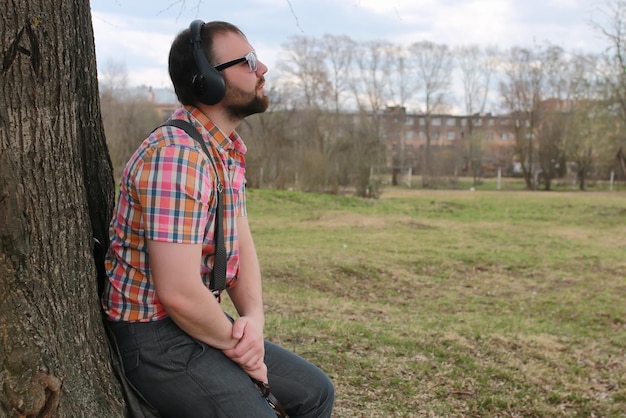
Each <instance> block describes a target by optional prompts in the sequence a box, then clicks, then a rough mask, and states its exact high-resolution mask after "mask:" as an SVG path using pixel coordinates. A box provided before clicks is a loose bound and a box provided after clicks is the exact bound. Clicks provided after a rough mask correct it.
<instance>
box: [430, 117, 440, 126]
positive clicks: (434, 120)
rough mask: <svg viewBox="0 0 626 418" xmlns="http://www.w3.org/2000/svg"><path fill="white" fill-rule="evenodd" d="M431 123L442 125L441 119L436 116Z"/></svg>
mask: <svg viewBox="0 0 626 418" xmlns="http://www.w3.org/2000/svg"><path fill="white" fill-rule="evenodd" d="M431 125H433V126H441V119H439V118H435V119H433V120H432V121H431Z"/></svg>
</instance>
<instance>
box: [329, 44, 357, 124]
mask: <svg viewBox="0 0 626 418" xmlns="http://www.w3.org/2000/svg"><path fill="white" fill-rule="evenodd" d="M320 46H321V48H322V50H323V51H324V62H325V63H326V65H327V69H328V70H327V71H328V78H329V81H330V85H331V90H332V105H331V106H332V109H333V110H334V111H335V113H339V111H340V110H342V109H344V108H345V106H344V103H345V101H346V100H347V97H346V96H347V93H348V92H349V84H350V76H351V71H352V67H353V61H354V54H355V52H356V42H355V41H353V40H352V39H350V37H348V36H346V35H339V36H338V35H324V37H323V38H322V40H321V44H320Z"/></svg>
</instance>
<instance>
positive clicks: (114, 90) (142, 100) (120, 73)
mask: <svg viewBox="0 0 626 418" xmlns="http://www.w3.org/2000/svg"><path fill="white" fill-rule="evenodd" d="M101 79H102V81H101V82H100V104H101V109H102V112H101V113H102V121H103V124H104V132H105V135H106V140H107V145H108V148H109V152H110V155H111V160H112V163H113V169H114V172H115V173H116V175H117V176H118V177H119V176H120V175H121V171H122V169H123V167H124V165H125V164H126V162H127V161H128V159H129V158H130V156H131V154H132V153H133V152H134V151H135V149H136V148H137V146H138V145H139V144H140V143H141V141H143V140H144V139H145V138H146V136H147V135H148V134H149V133H150V132H151V131H152V130H153V129H154V128H155V127H156V126H158V124H159V123H162V122H164V117H163V116H162V115H161V114H160V113H159V111H158V109H157V107H156V103H155V102H154V99H153V97H152V88H150V87H146V86H143V87H138V88H130V86H129V85H128V75H127V72H126V68H125V66H124V64H123V63H120V62H115V61H109V62H108V64H107V65H106V66H105V70H104V71H103V72H102V73H101Z"/></svg>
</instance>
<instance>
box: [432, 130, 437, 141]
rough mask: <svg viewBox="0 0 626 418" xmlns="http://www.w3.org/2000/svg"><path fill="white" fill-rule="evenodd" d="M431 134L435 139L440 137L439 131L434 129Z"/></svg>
mask: <svg viewBox="0 0 626 418" xmlns="http://www.w3.org/2000/svg"><path fill="white" fill-rule="evenodd" d="M431 136H432V138H433V139H439V131H434V132H433V133H432V135H431Z"/></svg>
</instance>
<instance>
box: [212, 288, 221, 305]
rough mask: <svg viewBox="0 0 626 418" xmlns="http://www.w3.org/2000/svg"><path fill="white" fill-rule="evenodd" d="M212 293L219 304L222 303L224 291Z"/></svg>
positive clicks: (213, 291)
mask: <svg viewBox="0 0 626 418" xmlns="http://www.w3.org/2000/svg"><path fill="white" fill-rule="evenodd" d="M211 293H213V296H215V299H217V302H218V303H219V302H221V301H222V291H221V290H217V289H216V290H211Z"/></svg>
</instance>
